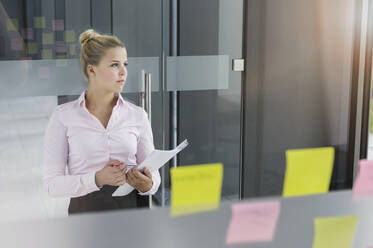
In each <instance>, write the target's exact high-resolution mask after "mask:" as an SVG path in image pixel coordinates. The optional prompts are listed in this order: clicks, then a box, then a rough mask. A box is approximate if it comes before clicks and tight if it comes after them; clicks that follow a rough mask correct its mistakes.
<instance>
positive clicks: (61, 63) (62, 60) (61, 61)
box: [56, 55, 67, 67]
mask: <svg viewBox="0 0 373 248" xmlns="http://www.w3.org/2000/svg"><path fill="white" fill-rule="evenodd" d="M56 66H57V67H66V66H67V59H66V55H56Z"/></svg>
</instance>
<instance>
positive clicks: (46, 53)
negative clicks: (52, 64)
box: [41, 49, 53, 59]
mask: <svg viewBox="0 0 373 248" xmlns="http://www.w3.org/2000/svg"><path fill="white" fill-rule="evenodd" d="M41 58H42V59H52V58H53V54H52V49H42V50H41Z"/></svg>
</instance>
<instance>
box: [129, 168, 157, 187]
mask: <svg viewBox="0 0 373 248" xmlns="http://www.w3.org/2000/svg"><path fill="white" fill-rule="evenodd" d="M126 175H127V183H128V184H129V185H131V186H132V187H134V188H135V189H137V190H138V191H140V192H142V193H144V192H147V191H149V190H150V189H151V188H152V186H153V180H152V174H151V173H150V171H149V169H148V168H146V167H145V168H144V174H143V173H141V172H140V171H139V170H138V169H137V168H136V167H133V168H131V169H130V170H129V171H128V172H127V174H126Z"/></svg>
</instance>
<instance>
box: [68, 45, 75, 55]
mask: <svg viewBox="0 0 373 248" xmlns="http://www.w3.org/2000/svg"><path fill="white" fill-rule="evenodd" d="M69 50H70V55H76V49H75V44H70V45H69Z"/></svg>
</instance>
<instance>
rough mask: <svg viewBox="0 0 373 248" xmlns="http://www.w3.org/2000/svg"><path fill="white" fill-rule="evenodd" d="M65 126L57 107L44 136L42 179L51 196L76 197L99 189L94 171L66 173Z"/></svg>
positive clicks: (67, 147) (66, 144)
mask: <svg viewBox="0 0 373 248" xmlns="http://www.w3.org/2000/svg"><path fill="white" fill-rule="evenodd" d="M66 133H67V128H66V126H65V125H64V124H63V123H62V122H61V117H60V113H59V109H58V107H57V109H56V110H55V111H54V112H53V114H52V116H51V118H50V120H49V123H48V125H47V129H46V132H45V136H44V153H43V174H44V175H43V181H44V187H45V189H46V191H47V192H48V194H49V195H50V196H52V197H78V196H83V195H86V194H88V193H91V192H93V191H97V190H99V188H98V187H97V185H96V182H95V174H96V172H95V171H93V172H90V173H86V174H82V175H66V173H65V172H66V166H67V162H68V161H67V159H68V152H69V151H68V149H69V146H68V140H67V135H66Z"/></svg>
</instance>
